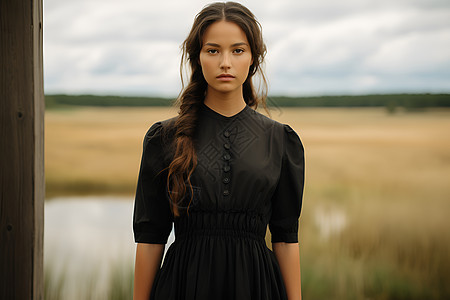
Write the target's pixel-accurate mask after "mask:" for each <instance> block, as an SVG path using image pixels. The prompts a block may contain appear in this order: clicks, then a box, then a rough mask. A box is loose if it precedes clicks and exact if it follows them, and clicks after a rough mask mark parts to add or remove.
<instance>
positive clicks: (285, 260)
mask: <svg viewBox="0 0 450 300" xmlns="http://www.w3.org/2000/svg"><path fill="white" fill-rule="evenodd" d="M272 248H273V252H274V253H275V256H276V258H277V260H278V264H279V265H280V269H281V275H282V276H283V281H284V285H285V286H286V292H287V296H288V299H289V300H300V299H301V298H302V296H301V276H300V254H299V246H298V243H273V244H272Z"/></svg>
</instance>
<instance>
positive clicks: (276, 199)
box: [133, 104, 304, 300]
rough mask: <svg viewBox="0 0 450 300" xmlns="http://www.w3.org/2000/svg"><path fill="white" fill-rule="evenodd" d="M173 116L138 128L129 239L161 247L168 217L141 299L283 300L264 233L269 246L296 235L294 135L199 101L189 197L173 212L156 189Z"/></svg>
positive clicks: (300, 154) (299, 189) (298, 172)
mask: <svg viewBox="0 0 450 300" xmlns="http://www.w3.org/2000/svg"><path fill="white" fill-rule="evenodd" d="M173 120H174V119H171V120H166V121H163V122H158V123H155V124H153V126H151V128H150V129H149V130H148V132H147V134H146V136H145V139H144V149H143V155H142V161H141V168H140V173H139V179H138V185H137V191H136V199H135V207H134V219H133V229H134V236H135V241H136V242H138V243H153V244H166V242H167V239H168V236H169V234H170V232H171V230H172V224H173V223H174V229H175V242H174V243H173V244H172V245H171V246H170V248H169V249H168V251H167V253H166V256H165V259H164V262H163V265H162V267H161V269H160V270H159V271H158V273H157V275H156V278H155V281H154V284H153V288H152V293H151V297H150V299H157V300H159V299H164V300H170V299H183V300H184V299H186V300H190V299H192V300H194V299H196V300H203V299H205V300H206V299H208V300H211V299H215V300H217V299H227V300H230V299H258V300H261V299H267V300H269V299H270V300H277V299H287V296H286V290H285V287H284V283H283V279H282V276H281V272H280V268H279V265H278V262H277V260H276V257H275V255H274V253H273V252H272V251H270V249H268V248H267V246H266V243H265V240H264V237H265V233H266V228H267V225H269V229H270V231H271V234H272V242H273V243H275V242H287V243H296V242H298V219H299V216H300V210H301V206H302V194H303V185H304V151H303V145H302V143H301V141H300V139H299V137H298V136H297V134H296V133H295V132H294V131H293V130H292V129H291V127H289V126H288V125H283V124H280V123H278V122H276V121H273V120H271V119H270V118H267V117H266V116H264V115H262V114H260V113H259V112H256V111H255V110H253V109H252V108H250V107H249V106H246V107H245V108H244V109H243V110H242V111H240V112H239V113H237V114H236V115H234V116H232V117H225V116H223V115H221V114H219V113H217V112H215V111H213V110H212V109H210V108H209V107H208V106H206V105H205V104H202V107H201V110H200V114H199V120H198V123H197V124H198V127H197V128H198V130H197V135H196V136H195V138H194V143H195V147H196V151H197V155H198V165H197V167H196V169H195V171H194V173H193V175H192V178H191V183H192V186H193V194H192V193H189V194H188V195H187V196H186V197H185V201H183V202H182V203H181V204H180V206H181V210H180V212H181V216H180V217H175V218H174V217H173V215H172V213H171V209H170V203H169V200H168V197H167V190H166V177H167V169H166V168H167V167H168V165H169V163H170V161H171V157H172V155H173V149H172V148H171V137H173V131H172V132H171V130H170V128H171V126H170V124H172V123H171V122H172V121H173ZM190 195H193V198H192V202H191V204H190V206H189V209H188V210H186V209H183V206H184V207H187V206H188V205H187V204H188V202H189V200H190V199H191V197H190Z"/></svg>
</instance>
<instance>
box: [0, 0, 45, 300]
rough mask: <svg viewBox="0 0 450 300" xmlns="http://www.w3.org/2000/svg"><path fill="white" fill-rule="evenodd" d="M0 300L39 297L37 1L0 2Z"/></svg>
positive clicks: (41, 149)
mask: <svg viewBox="0 0 450 300" xmlns="http://www.w3.org/2000/svg"><path fill="white" fill-rule="evenodd" d="M0 47H1V48H0V49H1V51H0V299H43V298H44V297H43V294H44V291H43V277H44V272H43V229H44V228H43V227H44V94H43V70H42V69H43V68H42V0H1V1H0Z"/></svg>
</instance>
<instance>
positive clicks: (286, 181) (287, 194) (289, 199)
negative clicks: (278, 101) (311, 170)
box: [269, 125, 305, 243]
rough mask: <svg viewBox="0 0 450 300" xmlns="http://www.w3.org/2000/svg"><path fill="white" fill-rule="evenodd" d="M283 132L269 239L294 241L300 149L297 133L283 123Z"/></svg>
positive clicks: (302, 174)
mask: <svg viewBox="0 0 450 300" xmlns="http://www.w3.org/2000/svg"><path fill="white" fill-rule="evenodd" d="M283 134H284V143H283V159H282V163H281V172H280V177H279V180H278V184H277V187H276V189H275V192H274V195H273V197H272V215H271V218H270V221H269V229H270V232H271V234H272V243H277V242H285V243H297V242H298V219H299V217H300V212H301V208H302V199H303V187H304V181H305V157H304V149H303V144H302V142H301V141H300V138H299V137H298V135H297V133H295V131H294V130H293V129H292V128H291V127H290V126H289V125H284V132H283Z"/></svg>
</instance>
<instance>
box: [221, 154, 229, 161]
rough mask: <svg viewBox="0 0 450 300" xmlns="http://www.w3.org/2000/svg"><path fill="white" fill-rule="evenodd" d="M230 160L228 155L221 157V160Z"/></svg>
mask: <svg viewBox="0 0 450 300" xmlns="http://www.w3.org/2000/svg"><path fill="white" fill-rule="evenodd" d="M230 158H231V156H230V154H225V155H224V156H223V159H225V160H230Z"/></svg>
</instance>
